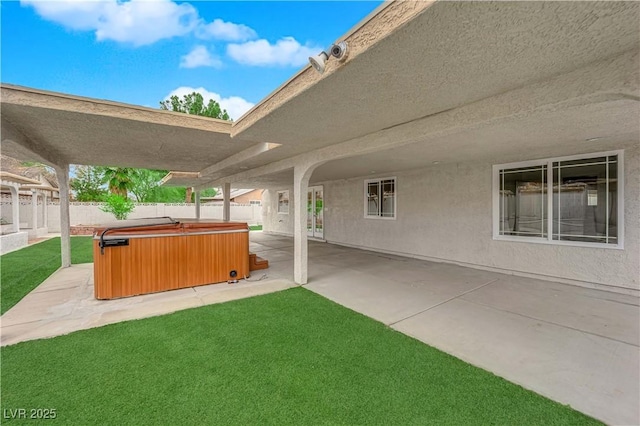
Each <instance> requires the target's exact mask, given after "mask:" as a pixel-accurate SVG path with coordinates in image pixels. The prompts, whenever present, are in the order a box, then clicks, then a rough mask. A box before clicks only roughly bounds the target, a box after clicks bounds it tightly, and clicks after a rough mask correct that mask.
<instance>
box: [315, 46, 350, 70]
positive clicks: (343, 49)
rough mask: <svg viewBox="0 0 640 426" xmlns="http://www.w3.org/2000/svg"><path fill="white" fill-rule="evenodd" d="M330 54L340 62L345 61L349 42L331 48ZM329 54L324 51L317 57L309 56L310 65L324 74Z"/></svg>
mask: <svg viewBox="0 0 640 426" xmlns="http://www.w3.org/2000/svg"><path fill="white" fill-rule="evenodd" d="M329 53H330V54H331V56H333V57H334V58H336V59H338V60H339V61H344V60H345V59H346V58H347V42H346V41H341V42H340V43H336V44H334V45H332V46H331V48H330V49H329ZM329 53H327V52H325V51H324V50H323V51H322V52H320V53H318V54H317V55H313V56H309V63H311V66H312V67H313V68H314V69H315V70H316V71H318V73H320V74H322V73H323V72H324V70H325V66H326V64H327V61H328V60H329Z"/></svg>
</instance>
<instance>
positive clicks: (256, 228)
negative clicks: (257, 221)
mask: <svg viewBox="0 0 640 426" xmlns="http://www.w3.org/2000/svg"><path fill="white" fill-rule="evenodd" d="M249 231H262V225H249Z"/></svg>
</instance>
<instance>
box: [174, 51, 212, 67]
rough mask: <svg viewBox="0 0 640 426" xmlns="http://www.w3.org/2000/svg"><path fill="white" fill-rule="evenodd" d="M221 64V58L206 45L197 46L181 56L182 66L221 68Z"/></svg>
mask: <svg viewBox="0 0 640 426" xmlns="http://www.w3.org/2000/svg"><path fill="white" fill-rule="evenodd" d="M221 66H222V61H220V58H218V57H216V56H214V55H212V54H211V52H209V50H208V49H207V48H206V47H205V46H196V47H194V48H193V50H192V51H191V52H189V53H187V54H186V55H184V56H182V57H181V58H180V68H198V67H214V68H219V67H221Z"/></svg>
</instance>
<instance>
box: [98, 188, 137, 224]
mask: <svg viewBox="0 0 640 426" xmlns="http://www.w3.org/2000/svg"><path fill="white" fill-rule="evenodd" d="M105 201H106V204H105V205H104V206H102V207H100V210H102V211H103V212H106V213H111V214H113V215H114V216H115V218H116V219H117V220H124V219H126V218H127V216H129V213H131V212H132V211H133V209H135V205H134V204H133V201H131V200H130V199H128V198H125V197H123V196H122V195H120V194H109V195H108V196H107V198H106V200H105Z"/></svg>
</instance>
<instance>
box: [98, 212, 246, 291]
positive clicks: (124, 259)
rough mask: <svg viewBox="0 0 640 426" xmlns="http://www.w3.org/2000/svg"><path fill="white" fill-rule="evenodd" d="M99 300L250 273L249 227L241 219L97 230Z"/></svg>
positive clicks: (158, 221)
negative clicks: (234, 272) (235, 220)
mask: <svg viewBox="0 0 640 426" xmlns="http://www.w3.org/2000/svg"><path fill="white" fill-rule="evenodd" d="M93 260H94V285H95V297H96V298H97V299H114V298H119V297H126V296H134V295H138V294H147V293H156V292H160V291H166V290H175V289H180V288H187V287H194V286H199V285H206V284H214V283H220V282H227V280H229V279H230V273H231V271H236V274H237V277H238V278H243V277H245V276H249V273H250V272H249V227H248V226H247V224H246V223H242V222H221V221H213V220H184V221H176V220H173V219H171V218H154V219H140V220H134V221H121V222H118V223H114V224H111V225H105V226H103V227H98V228H96V232H95V233H94V241H93Z"/></svg>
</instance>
